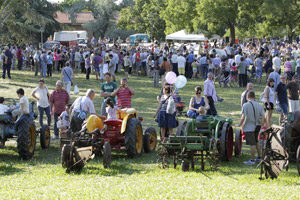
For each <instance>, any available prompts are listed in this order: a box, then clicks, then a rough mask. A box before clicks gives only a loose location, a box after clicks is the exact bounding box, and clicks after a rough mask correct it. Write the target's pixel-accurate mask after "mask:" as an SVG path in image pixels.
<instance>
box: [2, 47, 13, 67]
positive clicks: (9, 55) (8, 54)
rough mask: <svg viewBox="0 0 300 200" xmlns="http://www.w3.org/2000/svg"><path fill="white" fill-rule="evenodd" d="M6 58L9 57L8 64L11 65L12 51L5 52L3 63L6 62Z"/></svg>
mask: <svg viewBox="0 0 300 200" xmlns="http://www.w3.org/2000/svg"><path fill="white" fill-rule="evenodd" d="M5 56H6V57H7V64H9V65H10V64H11V59H12V57H13V56H12V54H11V52H10V50H6V51H5V52H4V56H3V63H4V62H5Z"/></svg>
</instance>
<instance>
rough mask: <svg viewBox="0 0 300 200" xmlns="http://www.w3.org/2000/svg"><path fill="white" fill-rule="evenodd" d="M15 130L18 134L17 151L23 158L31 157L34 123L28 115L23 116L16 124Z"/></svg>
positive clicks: (33, 148) (34, 142)
mask: <svg viewBox="0 0 300 200" xmlns="http://www.w3.org/2000/svg"><path fill="white" fill-rule="evenodd" d="M16 132H17V135H18V139H17V143H18V153H19V155H20V157H21V158H22V159H24V160H29V159H31V158H32V157H33V155H34V151H35V145H36V133H35V125H34V123H33V122H32V121H31V119H30V118H29V117H25V118H24V119H22V121H21V122H20V123H19V124H18V125H17V128H16Z"/></svg>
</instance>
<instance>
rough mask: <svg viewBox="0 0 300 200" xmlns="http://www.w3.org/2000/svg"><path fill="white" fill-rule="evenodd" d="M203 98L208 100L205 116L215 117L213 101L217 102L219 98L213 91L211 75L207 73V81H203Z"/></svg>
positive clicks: (215, 111)
mask: <svg viewBox="0 0 300 200" xmlns="http://www.w3.org/2000/svg"><path fill="white" fill-rule="evenodd" d="M203 85H204V96H205V98H207V100H208V104H209V109H208V110H207V115H213V116H216V115H217V114H218V113H217V110H216V108H215V101H218V99H219V97H218V95H217V92H216V90H215V85H214V82H213V74H212V73H211V72H209V73H208V74H207V79H206V81H204V84H203Z"/></svg>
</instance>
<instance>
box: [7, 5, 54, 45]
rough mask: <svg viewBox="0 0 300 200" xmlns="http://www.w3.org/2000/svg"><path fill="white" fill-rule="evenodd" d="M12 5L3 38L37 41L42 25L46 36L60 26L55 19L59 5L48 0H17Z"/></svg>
mask: <svg viewBox="0 0 300 200" xmlns="http://www.w3.org/2000/svg"><path fill="white" fill-rule="evenodd" d="M11 6H12V7H11V8H9V10H10V11H11V14H10V16H9V17H8V18H7V19H6V20H5V21H4V23H3V27H2V28H3V30H5V32H4V31H3V32H2V33H1V34H2V35H1V37H2V38H8V39H9V40H12V41H16V42H18V43H26V42H30V43H32V42H33V43H37V42H39V41H40V29H41V28H42V27H43V28H44V29H45V34H44V37H45V38H47V37H48V36H49V35H51V34H52V33H53V31H54V30H56V29H58V27H59V24H58V23H57V22H56V21H55V19H54V16H55V13H56V11H57V7H56V6H55V5H53V4H51V3H49V2H48V1H47V0H27V1H15V2H12V4H11ZM45 38H44V39H45Z"/></svg>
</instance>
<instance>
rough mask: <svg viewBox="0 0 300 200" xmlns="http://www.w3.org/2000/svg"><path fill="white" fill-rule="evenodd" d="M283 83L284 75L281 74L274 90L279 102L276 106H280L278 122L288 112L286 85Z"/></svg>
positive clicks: (284, 81) (284, 80)
mask: <svg viewBox="0 0 300 200" xmlns="http://www.w3.org/2000/svg"><path fill="white" fill-rule="evenodd" d="M285 83H286V75H281V76H280V83H279V84H278V86H277V88H276V90H275V91H276V96H277V99H278V102H279V104H278V106H279V108H280V116H279V124H281V122H282V120H283V117H284V116H287V114H288V99H287V87H286V84H285ZM275 99H276V97H275Z"/></svg>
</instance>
